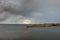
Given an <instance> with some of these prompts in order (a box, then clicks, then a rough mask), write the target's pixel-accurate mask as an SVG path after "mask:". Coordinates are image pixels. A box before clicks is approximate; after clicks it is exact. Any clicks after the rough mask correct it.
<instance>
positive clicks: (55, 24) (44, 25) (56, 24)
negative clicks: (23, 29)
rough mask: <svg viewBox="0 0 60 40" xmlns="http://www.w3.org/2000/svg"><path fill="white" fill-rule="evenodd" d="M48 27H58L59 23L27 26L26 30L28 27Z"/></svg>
mask: <svg viewBox="0 0 60 40" xmlns="http://www.w3.org/2000/svg"><path fill="white" fill-rule="evenodd" d="M50 26H60V23H45V24H31V26H27V28H29V27H50Z"/></svg>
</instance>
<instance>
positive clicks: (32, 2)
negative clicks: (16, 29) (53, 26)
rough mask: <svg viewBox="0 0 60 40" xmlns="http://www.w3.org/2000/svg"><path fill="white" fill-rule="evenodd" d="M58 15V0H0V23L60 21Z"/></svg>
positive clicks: (59, 15) (59, 9) (59, 5)
mask: <svg viewBox="0 0 60 40" xmlns="http://www.w3.org/2000/svg"><path fill="white" fill-rule="evenodd" d="M59 17H60V0H0V24H23V23H25V24H26V23H28V24H29V23H31V24H40V23H60V18H59ZM24 21H26V22H24ZM27 21H29V22H27Z"/></svg>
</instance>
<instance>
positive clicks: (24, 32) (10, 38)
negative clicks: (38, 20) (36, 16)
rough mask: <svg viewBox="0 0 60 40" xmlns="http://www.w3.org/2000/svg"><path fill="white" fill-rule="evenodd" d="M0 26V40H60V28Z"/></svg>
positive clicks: (20, 25)
mask: <svg viewBox="0 0 60 40" xmlns="http://www.w3.org/2000/svg"><path fill="white" fill-rule="evenodd" d="M26 26H27V25H23V24H0V40H60V26H51V27H30V28H26Z"/></svg>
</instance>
